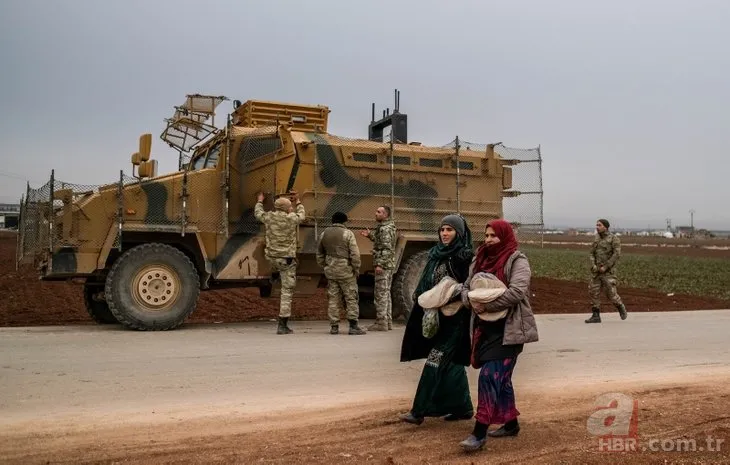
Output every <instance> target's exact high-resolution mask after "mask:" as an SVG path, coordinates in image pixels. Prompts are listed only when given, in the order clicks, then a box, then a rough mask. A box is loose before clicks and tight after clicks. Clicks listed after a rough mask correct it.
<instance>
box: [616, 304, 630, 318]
mask: <svg viewBox="0 0 730 465" xmlns="http://www.w3.org/2000/svg"><path fill="white" fill-rule="evenodd" d="M616 308H617V309H618V314H619V315H621V319H622V320H625V319H626V317H627V316H629V314H628V312H627V311H626V306H625V305H624V304H621V305H616Z"/></svg>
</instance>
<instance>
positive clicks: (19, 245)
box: [15, 195, 24, 271]
mask: <svg viewBox="0 0 730 465" xmlns="http://www.w3.org/2000/svg"><path fill="white" fill-rule="evenodd" d="M23 207H24V205H23V196H22V195H21V196H20V204H19V205H18V209H19V210H20V211H19V212H18V235H17V237H16V238H15V271H18V266H19V263H20V258H21V257H22V255H23V219H24V215H23Z"/></svg>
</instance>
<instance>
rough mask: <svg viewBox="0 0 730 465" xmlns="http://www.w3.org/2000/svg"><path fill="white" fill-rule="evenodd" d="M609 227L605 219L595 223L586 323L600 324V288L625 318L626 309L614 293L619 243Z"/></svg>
mask: <svg viewBox="0 0 730 465" xmlns="http://www.w3.org/2000/svg"><path fill="white" fill-rule="evenodd" d="M610 226H611V225H610V224H609V222H608V220H605V219H600V220H598V221H597V222H596V232H597V234H596V238H595V240H594V241H593V246H592V247H591V281H590V283H589V284H588V292H589V293H590V296H591V306H592V311H593V314H592V315H591V317H590V318H588V319H587V320H586V323H600V322H601V296H600V295H601V288H603V289H604V291H605V292H606V296H607V297H608V299H609V300H610V301H611V303H612V304H613V305H614V306H615V307H616V308H617V309H618V312H619V315H621V319H622V320H625V319H626V317H627V312H626V307H625V306H624V304H623V302H622V301H621V297H620V296H619V295H618V293H617V292H616V274H615V270H616V262H617V261H618V259H619V258H620V257H621V241H620V240H619V238H618V236H615V235H614V234H612V233H610V232H609V231H608V228H609V227H610Z"/></svg>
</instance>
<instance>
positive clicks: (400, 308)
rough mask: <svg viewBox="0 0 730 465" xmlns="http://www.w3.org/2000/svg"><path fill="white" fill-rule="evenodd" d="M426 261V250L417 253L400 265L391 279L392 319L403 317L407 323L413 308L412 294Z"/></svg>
mask: <svg viewBox="0 0 730 465" xmlns="http://www.w3.org/2000/svg"><path fill="white" fill-rule="evenodd" d="M426 261H428V250H423V251H421V252H417V253H415V254H413V255H411V256H410V257H408V258H407V259H406V260H405V261H404V262H403V263H401V266H400V268H398V272H397V273H396V274H395V276H394V277H393V283H392V284H391V286H390V295H391V298H392V302H393V318H394V319H395V318H398V317H399V316H401V315H403V319H405V321H408V317H409V316H410V315H411V309H412V308H413V293H414V292H415V290H416V286H418V280H419V279H420V277H421V272H422V271H423V267H425V266H426Z"/></svg>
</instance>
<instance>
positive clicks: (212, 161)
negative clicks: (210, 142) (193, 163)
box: [205, 145, 221, 168]
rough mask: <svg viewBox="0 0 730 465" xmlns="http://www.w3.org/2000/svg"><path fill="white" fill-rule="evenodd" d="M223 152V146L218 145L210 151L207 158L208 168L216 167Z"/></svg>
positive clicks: (206, 165) (206, 164)
mask: <svg viewBox="0 0 730 465" xmlns="http://www.w3.org/2000/svg"><path fill="white" fill-rule="evenodd" d="M220 153H221V146H220V145H216V146H215V147H213V148H212V149H210V151H209V152H208V158H207V159H206V160H205V167H206V168H215V167H216V165H217V164H218V156H219V155H220Z"/></svg>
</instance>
